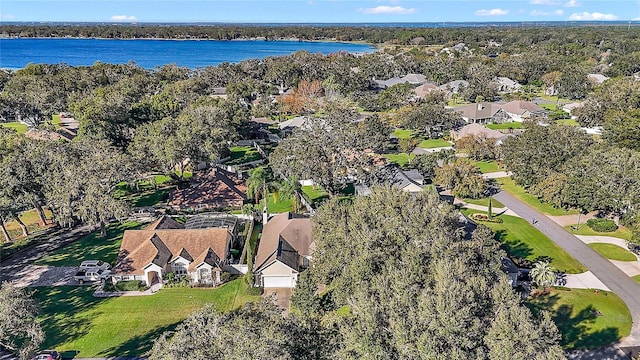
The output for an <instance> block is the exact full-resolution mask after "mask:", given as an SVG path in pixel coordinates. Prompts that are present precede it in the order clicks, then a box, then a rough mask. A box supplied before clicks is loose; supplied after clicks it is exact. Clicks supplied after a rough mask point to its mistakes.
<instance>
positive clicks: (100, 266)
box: [80, 260, 111, 270]
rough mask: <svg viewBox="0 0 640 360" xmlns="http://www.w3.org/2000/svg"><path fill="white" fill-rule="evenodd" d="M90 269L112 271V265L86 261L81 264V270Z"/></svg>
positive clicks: (100, 261) (97, 261) (98, 261)
mask: <svg viewBox="0 0 640 360" xmlns="http://www.w3.org/2000/svg"><path fill="white" fill-rule="evenodd" d="M89 269H100V270H111V265H109V264H107V263H106V262H104V261H102V260H85V261H83V262H82V263H81V264H80V270H89Z"/></svg>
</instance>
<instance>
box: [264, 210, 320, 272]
mask: <svg viewBox="0 0 640 360" xmlns="http://www.w3.org/2000/svg"><path fill="white" fill-rule="evenodd" d="M282 241H284V242H286V244H281V242H282ZM290 248H291V249H294V250H295V251H296V252H297V253H298V254H299V255H301V256H309V255H311V252H312V251H313V237H312V235H311V220H310V219H309V218H304V217H296V216H294V215H293V214H291V213H282V214H278V215H276V216H274V217H272V218H271V219H269V221H268V222H267V224H266V225H265V226H264V228H263V229H262V238H261V239H260V243H259V245H258V251H257V255H256V261H255V264H256V266H255V269H256V271H260V269H261V268H263V267H264V266H266V265H268V264H270V263H271V262H272V261H274V260H276V259H281V260H283V262H284V261H288V262H290V261H289V260H287V257H286V256H285V257H283V255H284V254H285V253H286V254H288V252H286V251H285V252H282V251H278V250H279V249H280V250H282V249H285V250H290ZM296 259H297V258H296ZM296 263H297V260H296ZM287 265H289V264H288V263H287ZM289 266H291V265H289ZM292 268H294V269H297V266H296V267H292Z"/></svg>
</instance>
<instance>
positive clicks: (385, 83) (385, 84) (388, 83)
mask: <svg viewBox="0 0 640 360" xmlns="http://www.w3.org/2000/svg"><path fill="white" fill-rule="evenodd" d="M426 81H427V78H426V77H425V76H424V75H422V74H407V75H405V76H403V77H401V78H399V77H392V78H391V79H387V80H374V81H373V82H374V83H375V87H376V88H377V89H380V90H384V89H387V88H390V87H392V86H394V85H398V84H406V83H409V84H412V85H420V84H422V83H424V82H426Z"/></svg>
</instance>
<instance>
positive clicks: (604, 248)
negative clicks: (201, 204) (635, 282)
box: [588, 243, 638, 261]
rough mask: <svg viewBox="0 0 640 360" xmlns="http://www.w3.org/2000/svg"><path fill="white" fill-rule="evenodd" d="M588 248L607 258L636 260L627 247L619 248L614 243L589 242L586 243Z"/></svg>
mask: <svg viewBox="0 0 640 360" xmlns="http://www.w3.org/2000/svg"><path fill="white" fill-rule="evenodd" d="M588 245H589V247H590V248H592V249H593V250H595V251H597V252H598V253H599V254H600V255H602V256H604V257H606V258H607V259H609V260H618V261H637V260H638V258H636V256H635V255H633V253H632V252H631V251H629V250H627V249H624V248H621V247H620V246H618V245H614V244H605V243H591V244H588Z"/></svg>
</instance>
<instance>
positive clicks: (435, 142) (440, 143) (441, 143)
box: [418, 139, 453, 149]
mask: <svg viewBox="0 0 640 360" xmlns="http://www.w3.org/2000/svg"><path fill="white" fill-rule="evenodd" d="M451 146H453V145H452V144H451V143H450V142H448V141H445V140H443V139H427V140H422V141H420V143H419V144H418V147H419V148H423V149H434V148H441V147H451Z"/></svg>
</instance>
